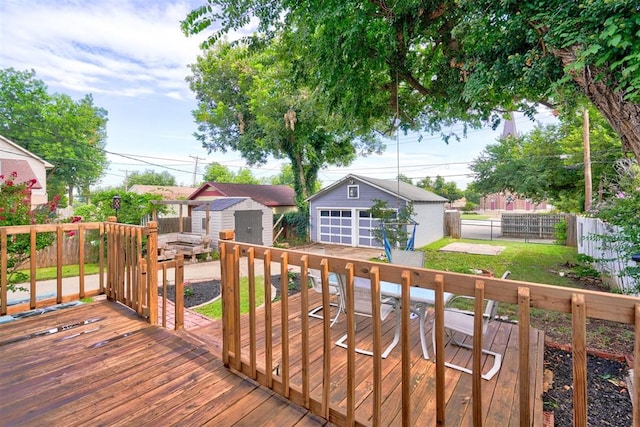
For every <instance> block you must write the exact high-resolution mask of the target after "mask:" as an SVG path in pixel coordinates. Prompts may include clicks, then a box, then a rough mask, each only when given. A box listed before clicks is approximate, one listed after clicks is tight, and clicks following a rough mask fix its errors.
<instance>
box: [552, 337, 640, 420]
mask: <svg viewBox="0 0 640 427" xmlns="http://www.w3.org/2000/svg"><path fill="white" fill-rule="evenodd" d="M572 360H573V357H572V355H571V353H570V352H567V351H565V350H562V349H559V348H555V347H552V346H545V349H544V366H545V382H549V383H550V388H549V390H547V392H546V393H544V394H543V402H544V410H545V411H546V412H553V418H554V423H555V425H556V426H571V425H573V367H572ZM549 372H552V374H549ZM626 374H627V367H626V365H625V363H623V362H620V361H617V360H613V359H606V358H602V357H597V356H594V355H591V354H588V355H587V419H588V425H590V426H620V427H621V426H631V425H632V424H633V416H632V404H631V398H630V397H629V391H628V389H627V384H626V383H625V381H624V377H625V375H626ZM550 375H552V378H551V377H550Z"/></svg>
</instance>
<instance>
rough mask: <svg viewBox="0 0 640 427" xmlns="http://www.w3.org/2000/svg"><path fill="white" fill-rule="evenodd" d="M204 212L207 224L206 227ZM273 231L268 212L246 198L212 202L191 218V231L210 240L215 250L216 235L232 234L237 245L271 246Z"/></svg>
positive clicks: (198, 209)
mask: <svg viewBox="0 0 640 427" xmlns="http://www.w3.org/2000/svg"><path fill="white" fill-rule="evenodd" d="M207 210H208V212H209V224H207ZM207 226H208V227H207ZM272 227H273V212H272V211H271V208H269V207H267V206H265V205H263V204H262V203H259V202H256V201H255V200H253V199H251V198H249V197H222V198H219V199H215V200H212V201H211V202H210V203H208V204H206V205H201V206H198V207H196V208H194V209H193V211H192V214H191V231H192V232H193V233H197V234H203V235H207V236H209V237H210V238H211V245H212V246H213V247H217V246H218V235H219V234H220V231H221V230H234V232H235V235H236V237H235V239H236V240H237V241H238V242H244V243H253V244H257V245H265V246H271V245H272V242H273V228H272ZM207 230H208V231H207Z"/></svg>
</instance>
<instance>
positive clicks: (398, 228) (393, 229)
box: [369, 199, 415, 248]
mask: <svg viewBox="0 0 640 427" xmlns="http://www.w3.org/2000/svg"><path fill="white" fill-rule="evenodd" d="M371 201H372V202H373V206H372V207H371V209H370V210H369V211H370V212H371V216H372V217H373V218H378V219H379V220H380V228H375V229H373V230H371V232H372V233H373V235H374V236H375V238H376V239H377V240H378V241H379V242H382V241H383V236H382V230H383V229H384V232H385V235H386V237H387V241H388V242H389V244H390V245H391V247H394V248H395V247H402V248H404V246H406V244H407V241H408V239H409V232H412V231H413V228H411V227H414V226H415V225H413V226H412V225H410V224H414V223H413V220H412V217H413V215H415V211H414V210H413V203H409V204H407V205H405V206H402V207H401V208H400V209H399V210H396V209H391V208H389V206H388V204H387V202H386V201H384V200H379V199H373V200H371Z"/></svg>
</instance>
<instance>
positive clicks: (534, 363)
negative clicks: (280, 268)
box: [190, 292, 544, 426]
mask: <svg viewBox="0 0 640 427" xmlns="http://www.w3.org/2000/svg"><path fill="white" fill-rule="evenodd" d="M320 303H321V299H320V296H319V295H318V294H316V293H314V292H310V293H309V304H310V306H315V305H317V304H320ZM299 305H300V303H299V296H298V295H294V296H293V297H290V298H289V327H290V332H289V348H290V349H289V353H290V365H291V367H292V368H291V370H292V372H290V375H291V376H292V379H291V387H292V388H298V389H299V386H300V384H301V382H302V380H301V377H302V373H301V372H300V366H301V362H300V360H301V351H300V349H301V348H302V345H301V335H300V333H299V330H300V324H301V316H300V309H299ZM256 314H257V316H256V317H257V319H258V320H257V323H258V325H257V328H256V329H257V335H258V337H260V334H261V332H262V331H264V310H263V309H258V310H257V313H256ZM272 317H273V324H274V328H273V332H272V336H273V366H272V369H273V371H274V374H275V373H276V372H277V369H278V366H279V363H280V358H281V353H280V345H281V344H280V343H281V340H280V328H279V326H278V325H280V309H279V305H277V304H274V306H273V310H272ZM358 322H359V326H358V331H357V338H356V339H357V346H358V347H361V348H366V346H367V344H368V343H369V344H370V343H371V342H372V338H371V333H372V329H371V322H370V321H369V319H364V320H359V321H358ZM413 322H415V324H414V325H413V327H412V330H411V354H412V356H413V358H412V367H411V378H412V386H411V390H412V391H411V401H412V407H411V420H412V424H413V425H420V426H431V425H436V420H435V413H436V407H435V405H436V402H435V387H436V386H435V364H434V363H433V361H432V360H425V359H423V358H422V349H421V346H420V336H419V327H418V319H415V320H414V321H413ZM345 323H346V322H345V317H344V316H341V318H340V321H339V322H338V323H336V325H334V327H333V328H332V332H331V342H335V341H336V340H337V339H339V338H340V337H341V336H342V335H344V334H345V333H346V324H345ZM248 324H249V321H248V316H243V318H242V329H243V331H244V332H243V338H242V343H243V344H242V345H243V350H242V351H243V356H242V358H243V360H244V359H245V358H246V357H248V356H247V355H248V354H249V349H248V342H249V340H248V337H247V336H246V330H247V329H248ZM393 324H394V322H393V316H391V319H388V320H387V321H385V322H384V323H383V330H384V333H383V334H384V335H383V340H385V341H384V343H389V342H391V339H392V337H393ZM309 327H310V329H311V331H310V336H311V337H313V338H312V342H311V343H310V348H309V360H310V361H311V367H310V375H311V377H312V378H313V379H312V380H311V381H312V384H315V387H313V386H312V387H311V397H312V398H314V397H316V398H318V399H319V398H320V395H321V385H322V377H321V373H322V364H323V356H322V342H323V339H322V334H323V332H322V320H318V319H313V318H310V319H309ZM221 328H222V326H221V322H219V321H216V322H212V323H211V324H210V325H209V326H201V327H198V328H196V329H192V330H191V331H190V333H191V334H192V335H194V336H197V337H198V338H199V339H200V340H201V341H203V342H206V343H207V345H208V346H209V347H210V348H212V349H213V351H219V349H220V348H221V345H222V344H221V342H220V336H221ZM427 335H428V337H429V342H430V340H431V329H430V326H427ZM484 338H485V346H490V349H491V350H493V351H497V352H500V353H502V355H503V361H502V368H501V369H500V371H499V373H498V374H497V375H496V376H495V377H494V378H493V379H492V380H491V381H485V380H483V381H482V387H483V389H482V393H483V394H482V396H483V408H485V413H484V414H483V417H484V419H483V422H484V425H487V426H519V425H520V419H519V414H520V411H519V406H518V328H517V325H514V324H511V323H505V322H499V321H494V322H491V323H490V326H489V330H488V331H487V333H486V334H485V336H484ZM530 339H531V368H530V370H531V372H532V375H533V378H534V379H535V380H532V390H531V397H532V402H531V405H532V406H531V408H532V410H533V412H532V414H533V424H532V425H534V426H542V421H543V416H542V410H543V407H542V406H543V405H542V374H543V361H544V333H543V332H541V331H538V330H535V329H532V330H531V338H530ZM257 345H258V349H257V365H258V370H263V371H264V369H265V368H264V360H265V359H264V354H265V351H264V347H262V348H260V347H261V346H264V339H258V342H257ZM384 345H385V344H383V347H384ZM331 351H332V353H331V369H332V375H331V406H332V408H333V407H336V408H338V412H343V413H344V411H346V399H347V397H346V392H345V390H346V382H347V378H346V372H347V366H346V363H347V351H346V350H344V349H342V348H340V347H338V346H335V345H334V346H333V347H332V350H331ZM429 351H430V352H432V351H433V350H432V347H431V345H429ZM431 355H432V357H433V353H431ZM400 356H401V351H400V347H399V346H398V347H397V348H396V349H394V350H393V351H392V352H391V354H390V355H389V357H388V358H387V359H384V360H383V361H382V369H383V376H384V380H383V395H384V396H388V397H387V398H386V399H385V400H384V402H383V404H382V406H383V409H382V414H383V419H382V423H381V425H385V426H386V425H401V421H402V415H401V412H400V411H401V397H400V396H401V357H400ZM445 360H446V361H447V362H453V363H455V364H458V365H466V366H468V367H469V368H471V365H472V360H471V352H470V351H468V350H465V349H462V348H460V347H458V346H454V345H451V344H450V345H447V346H446V359H445ZM485 362H486V366H485V369H484V371H483V372H486V370H488V368H490V365H491V363H492V360H489V361H486V360H485ZM356 363H357V364H358V368H357V369H356V384H358V385H357V386H356V398H355V399H356V402H358V403H357V404H358V408H357V409H356V416H357V419H358V421H359V422H361V423H362V424H364V425H366V424H369V423H370V422H371V420H370V419H368V418H367V417H366V416H363V415H364V414H370V413H371V412H372V410H371V404H372V403H371V401H372V393H373V388H372V382H371V375H372V370H373V363H372V358H371V357H370V356H365V355H360V354H357V355H356ZM295 367H297V368H295ZM245 374H249V372H248V371H247V372H245ZM274 378H276V377H275V376H274ZM445 381H446V401H447V404H446V425H447V426H459V425H460V426H468V425H472V424H473V413H472V405H471V389H472V376H471V375H468V374H465V373H462V372H460V371H457V370H454V369H449V368H447V369H446V376H445ZM299 403H301V402H299ZM358 414H360V416H358ZM338 420H340V421H342V417H338Z"/></svg>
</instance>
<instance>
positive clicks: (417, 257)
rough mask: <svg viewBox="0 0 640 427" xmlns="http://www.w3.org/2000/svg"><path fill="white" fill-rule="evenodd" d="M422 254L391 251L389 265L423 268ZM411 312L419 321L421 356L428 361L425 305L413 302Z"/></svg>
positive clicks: (419, 252) (397, 250) (418, 252)
mask: <svg viewBox="0 0 640 427" xmlns="http://www.w3.org/2000/svg"><path fill="white" fill-rule="evenodd" d="M424 255H425V254H424V252H422V251H403V250H401V249H395V248H394V249H391V261H390V262H391V264H397V265H406V266H407V267H420V268H422V267H424ZM411 312H412V313H415V315H416V316H418V318H419V319H420V344H421V345H422V356H423V357H424V358H425V359H427V360H428V359H429V351H428V350H427V336H426V328H425V323H426V320H427V316H428V312H427V304H420V303H415V302H413V303H412V304H411Z"/></svg>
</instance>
